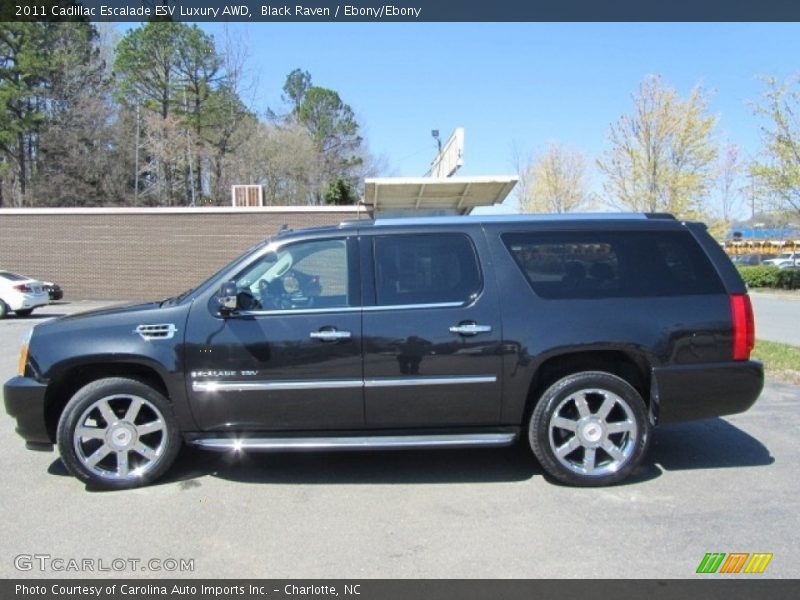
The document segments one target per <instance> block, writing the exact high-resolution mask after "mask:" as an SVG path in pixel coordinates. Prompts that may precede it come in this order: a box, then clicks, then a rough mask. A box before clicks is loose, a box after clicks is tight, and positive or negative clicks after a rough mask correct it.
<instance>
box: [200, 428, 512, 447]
mask: <svg viewBox="0 0 800 600" xmlns="http://www.w3.org/2000/svg"><path fill="white" fill-rule="evenodd" d="M516 439H517V434H516V433H513V432H503V433H454V434H430V435H365V436H325V437H296V438H292V437H254V438H230V437H219V438H213V437H208V438H199V439H196V440H193V441H192V442H191V443H192V444H193V445H195V446H197V447H199V448H203V449H205V450H216V451H222V452H225V451H231V450H232V451H243V450H256V451H264V452H269V451H292V450H404V449H405V450H407V449H412V448H465V447H474V446H487V447H497V446H508V445H510V444H513V443H514V441H515V440H516Z"/></svg>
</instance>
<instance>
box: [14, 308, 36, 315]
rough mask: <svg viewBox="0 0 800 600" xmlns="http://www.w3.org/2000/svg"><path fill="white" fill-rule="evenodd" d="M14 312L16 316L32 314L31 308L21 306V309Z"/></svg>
mask: <svg viewBox="0 0 800 600" xmlns="http://www.w3.org/2000/svg"><path fill="white" fill-rule="evenodd" d="M14 312H15V313H17V316H18V317H30V316H31V314H33V309H32V308H23V309H20V310H15V311H14Z"/></svg>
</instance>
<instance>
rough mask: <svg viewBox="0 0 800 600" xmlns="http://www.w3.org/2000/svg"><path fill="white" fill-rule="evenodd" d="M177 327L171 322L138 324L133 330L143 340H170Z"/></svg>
mask: <svg viewBox="0 0 800 600" xmlns="http://www.w3.org/2000/svg"><path fill="white" fill-rule="evenodd" d="M177 331H178V328H177V327H175V325H174V324H173V323H162V324H160V325H139V326H138V327H137V328H136V329H134V330H133V332H134V333H138V334H139V335H140V336H142V339H143V340H147V341H148V342H149V341H150V340H170V339H172V338H173V337H174V336H175V332H177Z"/></svg>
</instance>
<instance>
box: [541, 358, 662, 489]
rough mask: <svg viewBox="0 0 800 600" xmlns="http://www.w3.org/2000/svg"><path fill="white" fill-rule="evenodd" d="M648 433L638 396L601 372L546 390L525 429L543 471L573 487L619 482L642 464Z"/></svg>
mask: <svg viewBox="0 0 800 600" xmlns="http://www.w3.org/2000/svg"><path fill="white" fill-rule="evenodd" d="M649 434H650V423H649V421H648V419H647V410H646V407H645V404H644V401H643V400H642V397H641V396H640V395H639V392H637V391H636V389H634V388H633V386H631V385H630V384H629V383H628V382H627V381H625V380H624V379H621V378H620V377H617V376H616V375H611V374H610V373H604V372H600V371H585V372H581V373H574V374H572V375H568V376H567V377H564V378H563V379H560V380H559V381H557V382H556V383H554V384H553V385H552V386H550V387H549V388H548V389H547V390H546V391H545V392H544V394H543V395H542V397H541V399H540V400H539V402H538V404H537V405H536V408H535V409H534V411H533V414H532V415H531V420H530V424H529V428H528V438H529V441H530V444H531V448H532V449H533V452H534V454H535V455H536V458H537V459H538V460H539V462H540V463H541V465H542V467H543V468H544V469H545V470H546V471H547V472H548V473H549V474H550V475H552V476H553V477H555V478H556V479H558V480H559V481H562V482H564V483H567V484H570V485H577V486H600V485H609V484H612V483H617V482H619V481H621V480H623V479H624V478H625V477H627V476H628V475H629V474H630V473H631V471H633V469H635V468H636V466H637V465H638V464H639V462H640V461H641V460H642V457H643V456H644V454H645V452H646V450H647V446H648V444H649V441H650V435H649Z"/></svg>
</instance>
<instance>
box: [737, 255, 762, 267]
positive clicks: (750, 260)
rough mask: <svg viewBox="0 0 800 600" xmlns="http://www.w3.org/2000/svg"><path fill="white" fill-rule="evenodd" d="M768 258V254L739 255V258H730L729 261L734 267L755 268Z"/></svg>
mask: <svg viewBox="0 0 800 600" xmlns="http://www.w3.org/2000/svg"><path fill="white" fill-rule="evenodd" d="M768 258H769V254H740V255H739V256H733V257H731V260H732V261H733V264H735V265H742V266H747V267H757V266H758V265H761V264H764V263H765V262H766V260H767V259H768Z"/></svg>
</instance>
